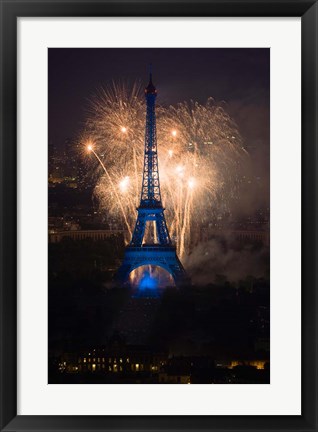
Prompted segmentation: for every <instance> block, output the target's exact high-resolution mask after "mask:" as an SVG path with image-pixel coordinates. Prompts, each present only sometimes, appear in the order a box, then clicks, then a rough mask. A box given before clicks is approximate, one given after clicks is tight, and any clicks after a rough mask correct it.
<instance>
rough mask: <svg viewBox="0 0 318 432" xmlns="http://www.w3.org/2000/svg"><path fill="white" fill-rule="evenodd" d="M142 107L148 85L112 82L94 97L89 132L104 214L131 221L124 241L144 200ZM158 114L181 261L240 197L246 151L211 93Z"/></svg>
mask: <svg viewBox="0 0 318 432" xmlns="http://www.w3.org/2000/svg"><path fill="white" fill-rule="evenodd" d="M145 108H146V107H145V102H144V95H143V87H141V86H140V85H138V84H134V85H133V86H132V87H131V88H129V87H128V86H127V85H124V84H116V83H113V84H112V85H111V86H110V87H108V88H106V89H100V90H99V91H98V93H97V94H96V95H95V96H94V97H93V98H92V100H91V101H90V106H89V111H88V120H87V125H86V130H85V135H86V136H87V137H89V139H90V140H91V141H92V142H93V143H94V154H95V156H96V157H97V158H98V159H99V162H100V164H102V165H104V175H102V176H100V177H99V179H98V181H97V183H96V187H95V191H94V193H95V195H96V196H97V198H98V200H99V203H100V206H101V208H102V209H103V210H104V211H107V213H108V214H109V215H111V216H112V217H114V218H117V219H118V220H122V221H123V222H124V223H125V224H126V227H127V232H128V235H127V239H126V241H127V242H128V241H130V238H131V234H130V233H131V231H132V230H133V228H134V224H135V221H136V207H137V206H138V204H139V200H140V189H141V180H142V169H143V159H144V130H145V116H146V110H145ZM156 112H157V141H158V159H159V172H160V186H161V195H162V200H163V204H164V207H165V208H166V219H167V223H168V228H169V231H170V236H171V238H172V239H173V240H174V241H175V242H176V245H177V252H178V254H179V256H180V257H181V258H182V257H183V256H184V255H185V254H186V253H187V252H188V251H189V248H190V246H191V243H193V242H194V241H195V238H197V237H198V235H199V231H200V229H201V228H202V227H204V226H206V225H207V224H208V223H209V222H210V221H211V219H212V218H213V217H216V216H217V215H219V214H222V213H224V212H225V211H229V210H230V208H231V203H233V201H235V200H236V199H237V197H238V183H239V179H240V172H241V169H242V167H244V165H245V164H246V161H247V153H246V151H245V150H244V148H243V144H242V138H241V136H240V134H239V132H238V129H237V126H236V124H235V122H234V121H233V120H232V119H231V117H230V116H229V115H228V114H227V113H226V111H225V109H224V108H223V107H222V106H221V105H220V104H216V103H215V101H214V100H213V99H212V98H209V99H208V100H207V102H206V104H205V105H202V104H199V103H198V102H194V101H190V102H189V103H187V102H182V103H179V104H178V105H176V106H169V107H168V108H166V107H162V106H157V111H156ZM105 167H107V169H106V168H105ZM128 227H129V229H128Z"/></svg>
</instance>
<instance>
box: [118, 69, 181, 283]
mask: <svg viewBox="0 0 318 432" xmlns="http://www.w3.org/2000/svg"><path fill="white" fill-rule="evenodd" d="M145 97H146V103H147V114H146V130H145V153H144V169H143V176H142V187H141V197H140V205H139V207H138V208H137V212H138V216H137V221H136V225H135V229H134V232H133V235H132V239H131V242H130V244H129V246H128V247H126V249H125V256H124V260H123V263H122V265H121V267H120V268H119V270H118V272H117V280H118V281H119V282H120V283H125V282H127V281H128V278H129V274H130V272H132V271H133V270H134V269H136V268H137V267H140V266H143V265H153V266H159V267H162V268H164V269H165V270H167V271H168V272H169V273H170V274H171V275H172V277H173V279H174V281H175V283H176V285H179V284H180V283H183V282H184V281H186V279H187V278H186V273H185V270H184V268H183V266H182V264H181V262H180V260H179V258H178V257H177V253H176V248H175V246H174V245H173V244H172V242H171V239H170V236H169V231H168V228H167V223H166V219H165V216H164V210H165V209H164V208H163V205H162V201H161V192H160V181H159V166H158V152H157V136H156V112H155V105H156V97H157V90H156V88H155V86H154V85H153V83H152V74H151V73H150V80H149V84H148V86H147V87H146V89H145ZM148 221H152V222H153V223H154V224H155V230H156V240H157V242H156V243H152V244H147V243H145V230H146V224H147V222H148Z"/></svg>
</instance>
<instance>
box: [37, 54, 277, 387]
mask: <svg viewBox="0 0 318 432" xmlns="http://www.w3.org/2000/svg"><path fill="white" fill-rule="evenodd" d="M43 145H45V146H47V155H48V158H47V170H48V175H47V180H48V183H47V188H48V203H47V205H48V221H47V223H48V275H47V278H48V305H47V307H48V347H47V349H48V377H47V382H48V384H270V383H271V379H270V312H271V310H270V49H269V48H48V140H47V142H46V143H43ZM44 240H45V239H44ZM45 241H46V240H45ZM45 289H46V288H45Z"/></svg>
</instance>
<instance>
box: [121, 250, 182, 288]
mask: <svg viewBox="0 0 318 432" xmlns="http://www.w3.org/2000/svg"><path fill="white" fill-rule="evenodd" d="M144 265H152V266H158V267H161V268H163V269H164V270H166V271H167V272H168V273H170V275H171V276H172V277H173V280H174V282H175V284H176V286H180V285H182V284H185V283H187V282H189V279H188V278H187V275H186V272H185V270H184V268H183V266H182V264H181V261H180V260H179V258H178V256H177V253H176V248H175V247H174V246H161V245H146V244H145V245H143V246H141V247H135V246H128V247H127V248H126V250H125V256H124V259H123V263H122V265H121V266H120V268H119V269H118V272H117V275H116V282H117V283H118V284H121V285H125V284H126V283H128V280H129V275H130V273H131V272H132V271H133V270H135V269H136V268H138V267H141V266H144Z"/></svg>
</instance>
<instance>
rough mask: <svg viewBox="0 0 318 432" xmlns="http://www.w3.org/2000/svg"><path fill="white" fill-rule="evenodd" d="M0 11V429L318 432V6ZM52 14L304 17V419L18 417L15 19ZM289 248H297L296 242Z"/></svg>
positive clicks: (235, 3) (304, 2) (127, 4)
mask: <svg viewBox="0 0 318 432" xmlns="http://www.w3.org/2000/svg"><path fill="white" fill-rule="evenodd" d="M0 7H1V25H0V27H1V60H0V64H1V88H0V95H1V105H0V113H1V147H0V149H1V155H0V161H1V173H0V180H1V196H0V199H1V205H0V211H1V224H0V225H1V226H0V236H1V237H0V240H1V241H0V246H1V314H0V316H1V364H0V367H1V375H0V376H1V382H0V396H1V411H0V415H1V423H0V429H1V431H40V430H41V431H71V430H72V431H75V430H79V431H97V430H99V431H112V430H114V431H115V430H116V431H119V430H120V431H126V430H127V431H132V430H134V431H139V430H140V431H142V430H143V431H146V430H147V431H176V430H179V431H180V430H194V431H195V430H211V431H225V430H226V431H233V432H234V431H242V430H247V431H261V430H262V431H308V432H309V431H317V430H318V428H317V424H318V423H317V405H318V403H317V389H318V387H317V347H318V345H317V318H316V317H317V313H318V308H317V270H316V258H317V155H318V151H317V141H318V140H317V138H318V136H317V119H318V110H317V102H318V101H317V77H318V75H317V62H318V55H317V47H318V44H317V28H318V26H317V24H318V19H317V18H318V5H317V1H313V0H252V1H251V0H207V1H204V0H199V1H195V0H188V1H187V0H180V1H177V0H172V1H171V2H167V1H164V0H159V1H148V2H145V1H140V0H133V1H121V0H117V1H116V0H113V1H105V0H93V1H90V0H81V1H79V0H63V1H59V2H57V1H55V0H42V1H32V0H16V1H15V0H0ZM53 16H54V17H62V16H65V17H92V16H130V17H133V16H135V17H137V16H138V17H141V16H149V17H150V16H171V17H177V16H188V17H198V16H205V17H206V16H214V17H219V16H222V17H224V16H232V17H242V16H244V17H264V16H267V17H301V26H302V27H301V37H302V42H301V49H302V65H301V73H302V87H301V90H302V107H301V108H302V162H301V165H302V187H301V191H302V263H301V265H302V286H301V287H299V289H301V291H302V387H301V399H302V414H301V415H299V416H254V415H253V416H245V415H244V416H243V415H242V416H213V415H211V416H36V415H32V416H23V415H17V175H18V172H17V121H16V116H17V18H18V17H53ZM291 91H292V89H291ZM290 246H291V247H292V236H291V245H290ZM286 247H289V246H287V245H286ZM286 303H288V299H286ZM291 379H292V377H291Z"/></svg>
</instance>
